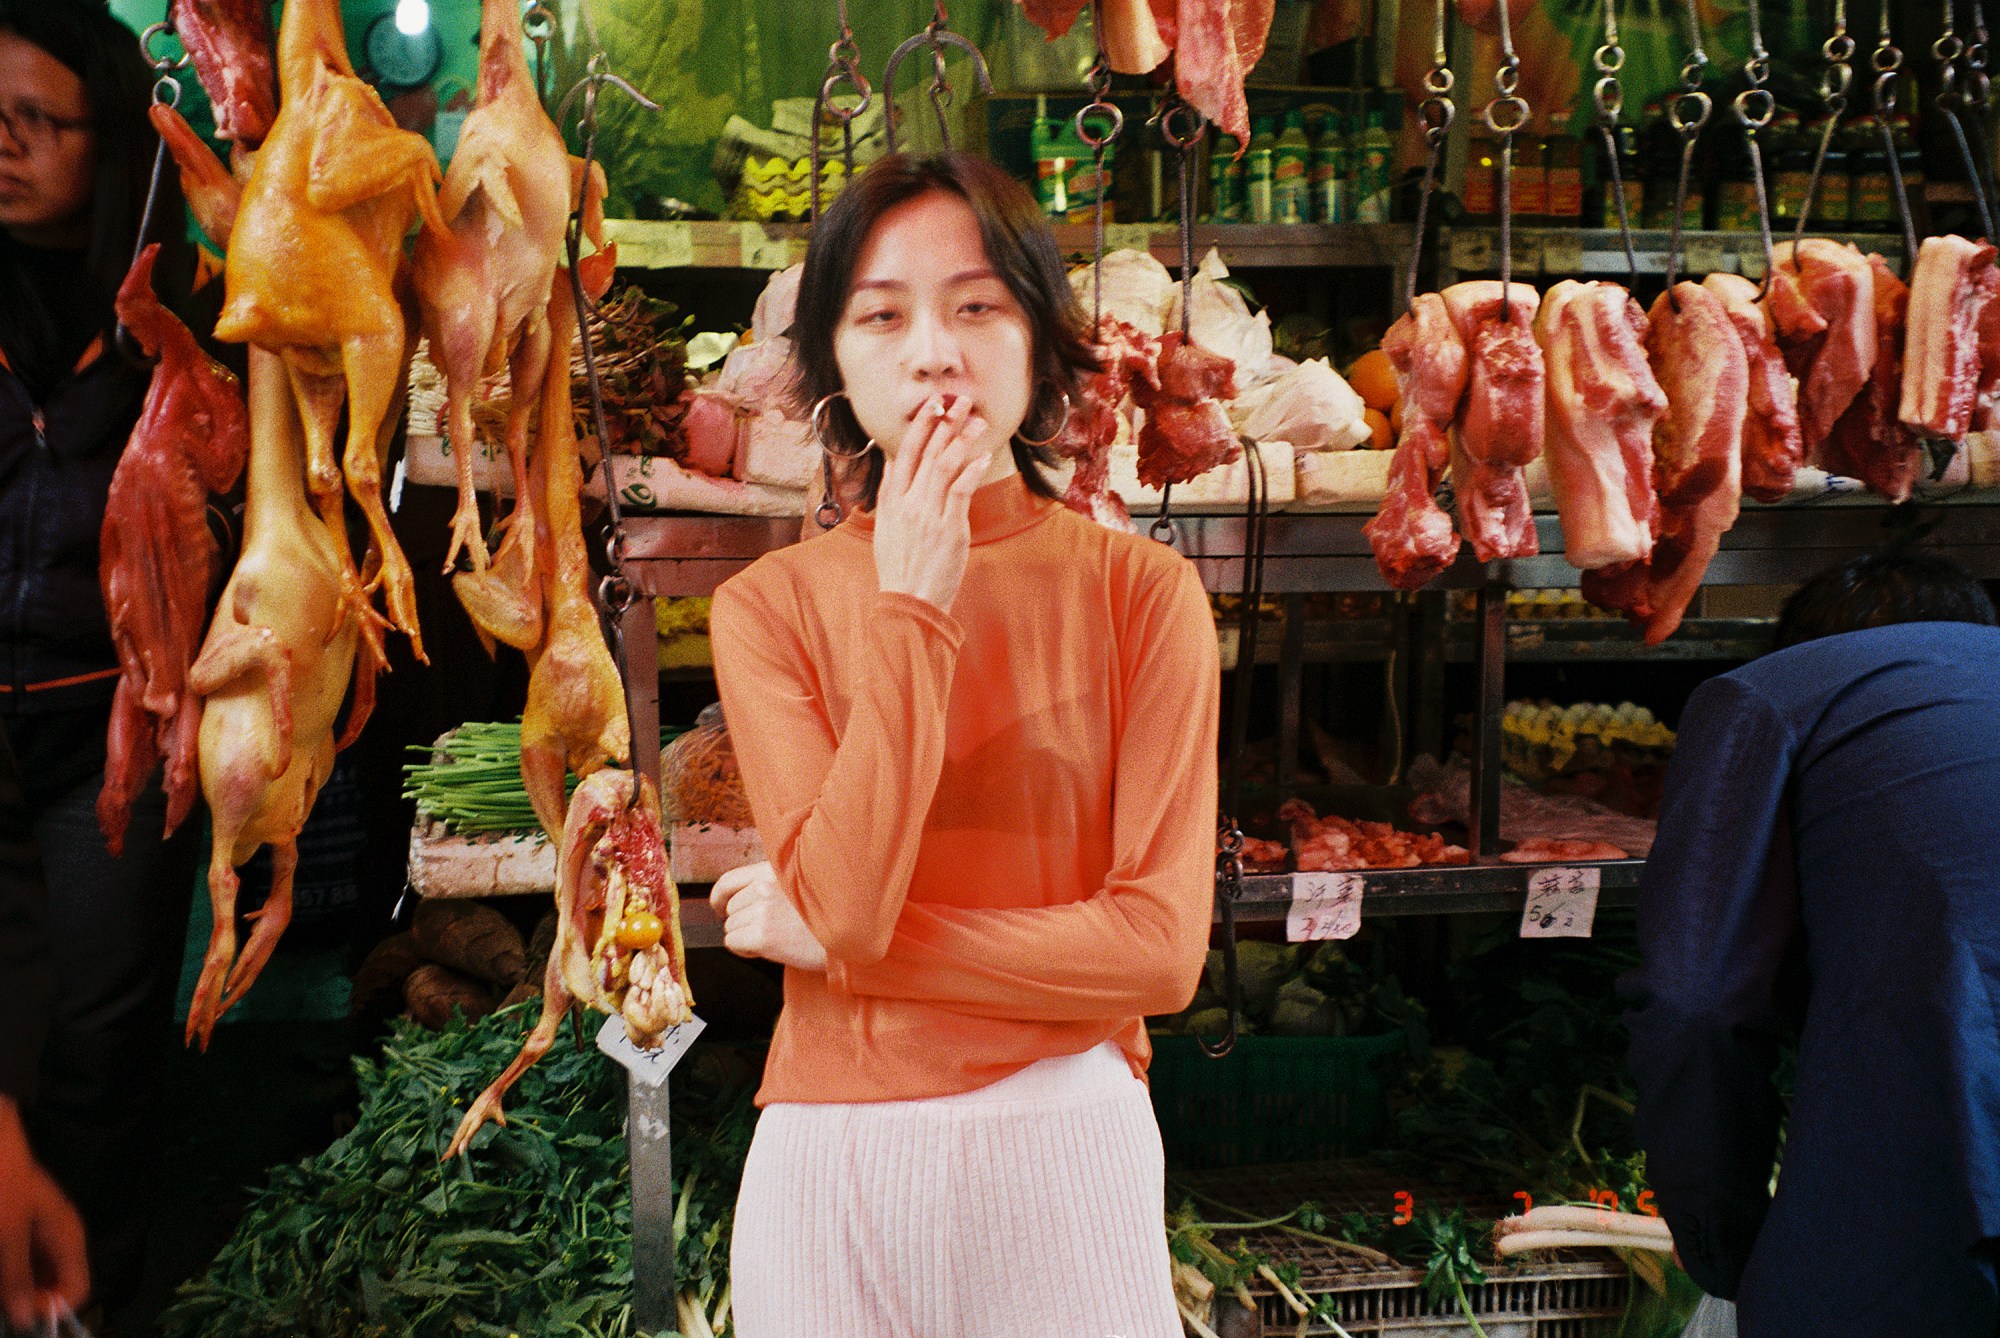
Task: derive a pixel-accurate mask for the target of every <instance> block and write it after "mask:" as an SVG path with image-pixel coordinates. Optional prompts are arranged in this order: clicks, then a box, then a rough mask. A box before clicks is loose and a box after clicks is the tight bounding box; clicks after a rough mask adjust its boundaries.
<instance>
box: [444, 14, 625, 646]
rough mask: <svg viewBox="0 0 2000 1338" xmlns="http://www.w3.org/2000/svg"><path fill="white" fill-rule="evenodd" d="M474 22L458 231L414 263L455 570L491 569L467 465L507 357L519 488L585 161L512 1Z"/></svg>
mask: <svg viewBox="0 0 2000 1338" xmlns="http://www.w3.org/2000/svg"><path fill="white" fill-rule="evenodd" d="M479 34H480V41H479V101H478V105H477V106H476V107H475V108H473V110H472V112H471V113H470V114H469V115H468V116H467V117H466V118H465V125H464V127H463V128H462V129H461V130H460V131H459V136H458V147H457V149H456V150H455V151H454V152H453V155H452V160H451V169H450V170H449V171H448V172H446V173H445V178H444V186H443V188H442V190H440V192H439V194H438V211H439V212H440V213H441V214H443V216H444V218H445V221H446V223H447V224H448V226H449V229H450V230H449V231H448V232H430V231H426V232H424V233H421V234H419V236H418V238H417V245H416V257H415V265H414V277H415V281H416V290H417V299H418V302H419V303H420V305H421V307H422V310H423V325H424V333H425V335H426V336H427V337H428V338H429V339H430V352H431V358H432V360H433V361H435V362H436V363H437V365H438V368H439V370H440V371H442V372H443V373H444V378H445V388H446V411H447V422H448V428H447V430H448V432H449V434H450V439H451V442H452V446H453V451H452V454H453V456H454V457H455V459H456V460H457V462H458V511H457V514H456V515H454V516H453V518H452V537H451V545H450V548H449V549H448V550H447V552H446V554H445V564H444V565H445V570H446V571H450V570H451V569H452V567H453V566H454V565H455V564H456V562H457V560H458V555H459V552H460V550H462V549H463V550H469V551H470V553H471V555H472V566H473V570H474V571H475V572H483V571H485V570H486V567H487V563H488V560H489V555H488V553H487V549H486V541H485V538H484V537H483V536H482V534H481V533H480V523H479V506H478V501H477V497H476V495H475V488H476V484H475V480H474V478H473V458H474V456H475V454H476V452H475V450H474V449H473V443H474V441H475V440H476V433H475V432H474V429H473V421H472V401H473V398H474V396H475V394H476V392H477V391H478V389H479V382H480V379H481V378H482V377H484V376H485V375H486V374H487V373H488V372H489V371H493V370H497V369H498V367H499V365H500V364H501V363H503V362H504V363H505V364H506V365H507V368H508V371H509V374H510V381H509V401H508V407H507V429H506V432H507V455H508V459H509V461H510V463H511V465H512V467H513V474H514V496H515V498H516V499H517V500H518V499H525V498H526V497H527V496H528V463H527V450H528V427H529V425H530V424H531V423H532V422H533V421H534V414H535V405H536V402H537V400H538V399H539V397H540V396H539V391H540V387H541V380H542V372H543V370H544V368H546V366H547V365H548V357H549V326H548V319H547V315H546V311H545V308H546V306H547V303H548V296H549V289H550V285H551V283H552V281H553V279H554V277H555V272H556V266H557V263H558V262H559V261H560V259H561V258H562V253H563V229H564V224H565V223H566V221H567V220H568V218H569V211H570V206H571V204H572V203H573V200H572V189H571V182H572V179H573V178H574V179H575V180H577V181H579V182H580V181H581V163H578V164H577V165H576V171H575V172H573V171H572V167H571V160H570V156H569V150H568V149H567V148H566V147H565V146H564V144H563V138H562V135H561V134H560V133H558V132H557V130H556V127H555V125H554V123H553V122H551V121H550V120H549V117H548V113H546V112H544V111H543V110H542V104H541V99H540V98H539V97H538V96H537V95H536V92H535V84H534V79H533V77H532V76H531V75H530V74H529V73H528V62H527V57H526V56H525V55H524V54H523V52H524V46H523V42H522V36H521V7H520V5H519V4H518V3H516V0H484V3H483V5H482V7H481V10H480V21H479ZM590 184H591V186H592V187H593V189H591V190H590V196H591V198H590V207H589V208H588V209H587V210H586V216H587V217H589V218H590V219H592V220H593V231H595V232H598V233H600V234H601V232H602V228H601V218H602V205H601V201H602V198H603V190H602V186H603V178H602V175H601V173H593V174H592V179H591V183H590ZM607 258H608V257H607ZM565 356H567V350H565ZM522 504H523V505H525V503H522ZM520 518H521V512H520V511H518V510H517V511H516V513H515V522H516V523H513V524H510V526H509V534H510V536H511V540H510V541H511V542H513V543H515V544H517V545H524V546H527V545H532V543H533V538H534V524H533V521H532V513H530V519H529V520H528V523H525V524H522V523H518V522H519V521H520ZM534 565H535V564H534V555H533V553H532V552H528V553H526V554H525V555H524V556H523V559H522V562H521V566H522V567H523V568H524V569H526V570H532V569H533V567H534ZM468 607H470V606H468ZM484 630H486V631H487V632H488V634H489V635H496V636H497V635H498V633H497V632H495V630H494V629H492V628H486V629H484ZM538 631H539V629H537V632H538ZM501 639H506V638H504V637H503V638H501ZM509 644H512V645H516V646H520V645H521V644H522V643H520V642H518V641H510V642H509Z"/></svg>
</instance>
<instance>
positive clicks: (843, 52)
mask: <svg viewBox="0 0 2000 1338" xmlns="http://www.w3.org/2000/svg"><path fill="white" fill-rule="evenodd" d="M836 4H837V6H838V8H839V11H840V36H839V37H838V38H836V39H835V40H834V43H833V45H832V46H829V47H828V48H827V49H826V62H827V63H826V75H825V77H824V78H822V79H821V80H820V81H819V96H818V97H817V98H816V99H814V101H813V119H812V148H811V150H810V152H811V155H812V161H811V166H812V221H813V222H815V223H817V222H819V212H820V204H819V197H820V143H819V137H820V129H821V127H823V126H824V125H825V124H826V123H827V122H828V121H835V122H838V123H839V125H840V154H841V161H842V162H843V163H844V164H845V171H846V178H845V179H846V180H847V181H852V180H853V179H854V119H855V118H856V117H857V116H860V115H861V114H862V113H864V112H866V111H867V110H868V105H869V103H871V102H872V101H874V98H875V93H874V90H873V89H871V88H869V86H868V76H867V75H865V74H863V73H862V72H861V47H860V45H859V44H858V43H856V42H855V40H854V29H853V27H852V26H851V25H850V24H849V23H848V21H847V0H836ZM842 83H845V84H846V85H847V86H848V87H849V88H851V89H853V90H854V99H855V100H854V102H853V103H852V104H850V105H847V106H842V105H840V104H839V103H837V102H835V101H834V100H833V99H834V97H835V90H836V89H838V88H839V86H840V85H841V84H842Z"/></svg>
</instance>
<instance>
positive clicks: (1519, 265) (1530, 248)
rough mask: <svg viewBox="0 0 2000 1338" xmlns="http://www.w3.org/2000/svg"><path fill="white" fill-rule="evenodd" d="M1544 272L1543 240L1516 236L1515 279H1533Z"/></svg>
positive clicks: (1534, 237)
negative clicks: (1524, 277)
mask: <svg viewBox="0 0 2000 1338" xmlns="http://www.w3.org/2000/svg"><path fill="white" fill-rule="evenodd" d="M1541 272H1542V239H1541V238H1540V237H1536V236H1526V237H1524V236H1522V235H1521V234H1520V233H1518V232H1517V233H1515V234H1514V277H1516V278H1521V277H1523V276H1526V277H1530V278H1532V277H1533V276H1534V275H1537V274H1540V273H1541Z"/></svg>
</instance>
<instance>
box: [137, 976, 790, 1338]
mask: <svg viewBox="0 0 2000 1338" xmlns="http://www.w3.org/2000/svg"><path fill="white" fill-rule="evenodd" d="M539 1006H540V1005H539V1003H538V1002H533V1001H531V1002H529V1003H525V1004H521V1005H517V1006H515V1007H513V1008H509V1009H505V1010H503V1011H501V1012H499V1013H496V1014H494V1015H493V1016H491V1017H489V1018H486V1019H484V1020H482V1021H481V1022H479V1023H477V1024H475V1025H471V1026H468V1025H466V1023H465V1022H464V1021H463V1020H462V1019H455V1020H454V1021H453V1022H452V1024H451V1025H450V1026H449V1027H448V1028H446V1030H444V1031H442V1032H437V1033H433V1032H429V1031H426V1030H424V1029H423V1028H422V1027H419V1026H417V1025H416V1024H414V1023H411V1022H409V1021H407V1020H403V1021H399V1022H398V1023H397V1024H396V1029H395V1031H394V1033H393V1034H392V1036H391V1037H390V1039H389V1041H388V1043H387V1044H386V1045H385V1047H384V1049H383V1052H382V1057H381V1059H380V1060H379V1061H375V1062H370V1061H366V1060H357V1061H356V1063H355V1067H356V1070H357V1072H358V1073H359V1075H360V1086H361V1110H360V1114H359V1118H358V1120H357V1123H356V1124H355V1127H354V1128H353V1129H352V1130H351V1131H350V1132H349V1133H347V1134H346V1135H345V1136H343V1137H342V1138H340V1139H338V1140H337V1141H336V1142H334V1143H333V1145H332V1146H331V1147H329V1148H327V1149H326V1151H324V1152H322V1153H320V1154H319V1155H318V1156H315V1157H311V1158H308V1159H307V1160H305V1161H302V1162H300V1163H298V1164H297V1165H287V1166H280V1167H277V1168H276V1169H274V1170H273V1171H272V1172H271V1173H270V1178H269V1180H268V1182H267V1183H266V1184H265V1186H264V1188H263V1189H262V1190H261V1191H260V1192H259V1193H258V1195H257V1197H256V1199H255V1200H254V1201H253V1202H252V1204H251V1206H250V1209H249V1211H248V1212H247V1213H246V1214H245V1215H244V1217H243V1220H242V1221H241V1222H240V1223H239V1224H238V1226H237V1229H236V1234H235V1235H234V1236H233V1237H232V1238H231V1239H230V1241H229V1243H228V1244H227V1245H225V1246H224V1247H223V1248H222V1250H221V1252H220V1253H219V1254H217V1256H216V1258H215V1260H214V1262H213V1263H212V1264H211V1265H210V1266H209V1269H208V1271H207V1272H206V1273H205V1274H204V1275H202V1276H201V1277H199V1278H197V1279H195V1280H194V1281H192V1282H189V1283H187V1284H185V1285H184V1286H183V1287H182V1288H181V1290H180V1294H179V1297H178V1299H177V1300H176V1302H175V1304H174V1305H173V1307H172V1308H171V1309H169V1310H168V1311H167V1312H166V1313H165V1314H164V1315H162V1316H161V1318H160V1327H161V1331H162V1332H163V1333H164V1334H165V1335H166V1338H279V1335H284V1338H298V1336H304V1338H377V1336H378V1335H379V1336H380V1338H390V1335H396V1336H398V1338H404V1336H407V1338H446V1336H447V1335H449V1336H450V1338H460V1336H461V1335H468V1334H479V1335H491V1336H492V1338H509V1335H521V1338H527V1336H528V1335H540V1334H565V1335H574V1336H575V1338H642V1335H641V1334H640V1332H639V1330H638V1328H637V1326H636V1325H635V1324H634V1322H633V1319H632V1310H631V1301H632V1191H631V1181H630V1177H629V1175H628V1173H627V1169H626V1147H625V1134H624V1124H625V1096H624V1090H623V1086H624V1085H623V1083H622V1082H621V1081H620V1079H619V1077H618V1073H617V1069H616V1067H615V1066H614V1065H613V1064H612V1062H611V1061H610V1060H609V1059H607V1058H605V1056H604V1055H603V1054H601V1053H600V1052H599V1051H598V1050H597V1048H596V1047H595V1046H584V1047H581V1048H579V1047H576V1046H573V1045H570V1044H569V1043H568V1042H567V1040H566V1039H565V1041H564V1042H563V1043H561V1044H558V1045H556V1046H554V1047H553V1048H552V1049H550V1051H549V1053H548V1054H547V1055H546V1056H545V1057H544V1058H543V1059H542V1061H541V1062H540V1063H539V1064H537V1065H535V1067H533V1068H531V1069H529V1070H528V1071H527V1073H526V1074H524V1075H523V1076H522V1078H521V1081H520V1082H519V1083H518V1084H516V1085H515V1087H514V1088H513V1090H512V1091H510V1092H509V1093H508V1094H507V1125H506V1127H505V1128H500V1127H498V1126H495V1125H489V1126H487V1127H486V1128H485V1129H482V1130H481V1131H480V1133H479V1135H478V1136H477V1137H476V1138H475V1139H474V1141H473V1145H472V1150H471V1151H470V1152H469V1153H468V1154H467V1155H465V1156H463V1157H460V1158H458V1159H457V1160H455V1161H452V1162H440V1161H439V1160H438V1157H439V1155H440V1154H441V1153H442V1152H443V1150H444V1147H445V1145H446V1143H448V1142H449V1141H450V1138H451V1134H452V1131H453V1129H454V1128H456V1126H457V1124H458V1120H459V1117H460V1116H461V1115H462V1114H463V1113H464V1111H465V1108H466V1106H467V1105H469V1104H470V1102H471V1101H472V1099H473V1098H474V1097H475V1096H476V1095H477V1094H478V1093H479V1092H480V1090H481V1089H482V1088H484V1087H485V1085H486V1084H487V1083H488V1082H490V1081H491V1080H492V1078H493V1076H494V1075H495V1074H497V1073H499V1072H500V1070H501V1069H502V1068H504V1067H505V1066H506V1065H507V1063H508V1061H509V1060H511V1059H512V1058H513V1057H514V1055H515V1053H516V1052H517V1051H518V1050H519V1049H520V1046H521V1041H522V1039H523V1037H524V1036H525V1034H526V1032H527V1030H528V1028H529V1027H530V1026H532V1025H533V1023H534V1021H535V1017H536V1012H537V1009H538V1008H539ZM753 1086H754V1074H753V1073H752V1072H751V1071H750V1069H749V1067H748V1066H747V1065H746V1064H744V1063H743V1062H742V1061H741V1060H740V1059H738V1058H736V1057H735V1055H734V1054H733V1052H731V1051H729V1050H728V1049H727V1048H726V1047H721V1048H718V1047H702V1048H701V1049H698V1050H697V1051H696V1052H695V1053H694V1054H692V1055H690V1056H689V1057H688V1059H687V1060H686V1061H685V1062H684V1063H683V1064H682V1065H681V1066H680V1068H679V1069H678V1070H676V1072H675V1074H674V1087H673V1098H674V1113H673V1131H674V1135H675V1138H674V1172H675V1186H674V1190H675V1207H676V1217H675V1222H676V1226H677V1227H678V1228H679V1238H678V1247H677V1249H676V1266H677V1273H676V1281H677V1284H678V1286H679V1287H680V1289H681V1292H682V1296H683V1298H684V1305H685V1306H686V1307H687V1309H686V1310H684V1311H683V1313H684V1314H688V1313H690V1312H691V1311H693V1310H704V1311H706V1312H708V1313H715V1312H716V1311H717V1310H718V1309H720V1308H721V1306H722V1304H723V1301H724V1299H725V1297H726V1294H727V1286H728V1279H727V1276H726V1271H727V1257H728V1240H729V1230H730V1222H731V1218H732V1216H733V1213H734V1208H735V1200H736V1190H737V1186H738V1184H739V1182H740V1180H741V1176H742V1165H743V1157H744V1154H745V1153H746V1152H747V1151H748V1148H749V1143H750V1134H751V1129H752V1121H753V1119H754V1112H753V1111H752V1110H751V1107H750V1096H751V1091H752V1087H753ZM656 1338H658V1336H657V1335H656Z"/></svg>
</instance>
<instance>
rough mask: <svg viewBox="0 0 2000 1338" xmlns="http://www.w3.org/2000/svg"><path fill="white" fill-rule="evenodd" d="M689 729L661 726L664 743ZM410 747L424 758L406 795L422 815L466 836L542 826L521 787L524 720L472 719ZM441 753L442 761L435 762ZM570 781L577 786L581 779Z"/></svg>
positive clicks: (408, 775) (408, 769) (410, 776)
mask: <svg viewBox="0 0 2000 1338" xmlns="http://www.w3.org/2000/svg"><path fill="white" fill-rule="evenodd" d="M684 732H685V731H683V730H679V729H662V730H661V731H660V746H661V747H663V748H664V747H665V746H666V745H667V744H668V743H670V742H672V741H673V740H674V739H677V738H679V737H680V736H681V734H682V733H684ZM410 751H411V752H412V753H415V754H417V755H418V756H420V757H421V758H422V759H423V760H422V761H421V762H406V763H404V765H403V775H404V777H405V780H404V785H403V798H405V799H414V800H416V801H417V812H418V813H419V815H421V816H423V817H429V818H436V819H438V820H439V821H441V822H443V823H444V825H445V826H446V827H447V828H448V829H449V830H451V831H454V832H457V833H458V834H459V835H461V836H473V835H476V834H478V833H481V832H531V831H539V830H541V823H540V821H539V820H537V819H536V817H535V807H534V805H533V804H531V803H529V802H528V792H527V791H526V790H525V789H523V788H522V787H521V722H520V721H518V720H495V721H490V722H488V721H471V722H468V723H466V724H463V725H460V726H459V727H458V728H457V729H455V730H453V731H452V732H451V733H449V734H447V735H445V736H444V737H443V738H441V739H439V740H438V741H437V742H436V743H435V744H412V745H410ZM440 754H441V755H442V756H443V759H444V760H443V761H435V760H433V759H434V758H435V757H437V756H439V755H440ZM567 784H568V787H569V789H570V790H572V791H573V790H575V789H576V777H574V776H571V777H569V778H568V782H567Z"/></svg>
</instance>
